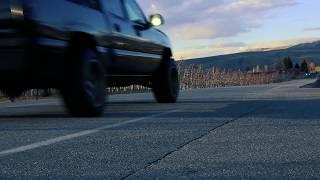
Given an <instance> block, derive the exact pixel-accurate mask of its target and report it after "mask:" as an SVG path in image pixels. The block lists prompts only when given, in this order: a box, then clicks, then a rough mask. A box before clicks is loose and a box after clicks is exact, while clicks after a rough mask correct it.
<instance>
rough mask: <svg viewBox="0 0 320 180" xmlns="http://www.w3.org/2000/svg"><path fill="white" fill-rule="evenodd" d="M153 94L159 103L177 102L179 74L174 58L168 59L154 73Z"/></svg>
mask: <svg viewBox="0 0 320 180" xmlns="http://www.w3.org/2000/svg"><path fill="white" fill-rule="evenodd" d="M152 90H153V94H154V96H155V98H156V100H157V102H159V103H175V102H176V101H177V99H178V96H179V75H178V68H177V66H176V63H175V62H174V60H172V59H170V60H168V61H166V62H165V63H164V64H163V65H162V67H161V68H160V69H159V71H158V72H157V73H156V74H155V75H154V78H153V82H152Z"/></svg>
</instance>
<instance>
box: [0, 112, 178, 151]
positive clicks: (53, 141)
mask: <svg viewBox="0 0 320 180" xmlns="http://www.w3.org/2000/svg"><path fill="white" fill-rule="evenodd" d="M178 111H179V110H178V109H176V110H172V111H168V112H163V113H159V114H154V115H151V116H145V117H141V118H137V119H132V120H128V121H124V122H120V123H116V124H111V125H106V126H102V127H99V128H96V129H89V130H85V131H80V132H77V133H73V134H69V135H65V136H60V137H56V138H52V139H48V140H45V141H40V142H36V143H33V144H29V145H25V146H20V147H17V148H13V149H8V150H4V151H0V157H4V156H8V155H11V154H16V153H21V152H25V151H29V150H33V149H37V148H41V147H44V146H49V145H52V144H56V143H60V142H63V141H67V140H71V139H75V138H79V137H82V136H88V135H91V134H95V133H98V132H100V131H103V130H106V129H111V128H115V127H119V126H123V125H127V124H131V123H135V122H139V121H143V120H146V119H149V118H156V117H160V116H164V115H168V114H172V113H175V112H178Z"/></svg>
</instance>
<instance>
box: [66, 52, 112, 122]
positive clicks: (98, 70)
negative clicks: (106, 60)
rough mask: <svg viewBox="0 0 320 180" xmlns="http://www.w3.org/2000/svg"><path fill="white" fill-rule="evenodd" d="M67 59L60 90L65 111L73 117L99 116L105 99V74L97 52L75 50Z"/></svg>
mask: <svg viewBox="0 0 320 180" xmlns="http://www.w3.org/2000/svg"><path fill="white" fill-rule="evenodd" d="M69 58H70V59H67V61H68V60H69V61H70V62H71V63H70V64H69V65H68V66H67V67H68V68H67V69H66V71H68V72H67V73H66V74H67V76H68V77H67V78H66V81H65V83H64V86H63V88H62V90H61V93H62V96H63V99H64V103H65V106H66V108H67V110H68V111H69V112H70V113H71V115H72V116H75V117H98V116H101V115H102V113H103V111H104V107H105V99H106V79H105V74H106V73H105V68H104V66H103V63H102V62H101V60H99V59H98V55H97V52H96V51H95V50H92V49H90V48H77V49H76V50H73V52H72V55H71V56H69Z"/></svg>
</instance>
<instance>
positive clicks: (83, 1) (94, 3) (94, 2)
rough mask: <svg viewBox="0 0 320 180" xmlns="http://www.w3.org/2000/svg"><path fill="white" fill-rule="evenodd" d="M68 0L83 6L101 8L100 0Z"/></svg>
mask: <svg viewBox="0 0 320 180" xmlns="http://www.w3.org/2000/svg"><path fill="white" fill-rule="evenodd" d="M68 1H70V2H73V3H75V4H78V5H81V6H86V7H89V8H92V9H97V10H99V9H100V8H99V2H98V0H68Z"/></svg>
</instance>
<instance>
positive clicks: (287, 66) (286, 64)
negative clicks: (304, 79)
mask: <svg viewBox="0 0 320 180" xmlns="http://www.w3.org/2000/svg"><path fill="white" fill-rule="evenodd" d="M310 68H311V67H310V63H308V62H307V61H306V60H304V61H303V62H302V63H301V64H298V63H296V64H295V65H293V62H292V60H291V58H290V56H288V57H285V58H284V59H283V60H282V62H281V63H280V64H278V65H277V67H276V69H277V70H281V71H290V70H295V71H298V72H303V73H309V72H310Z"/></svg>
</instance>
